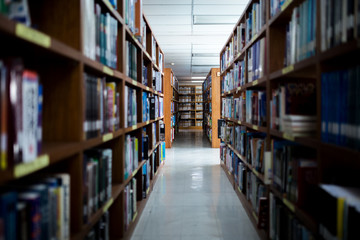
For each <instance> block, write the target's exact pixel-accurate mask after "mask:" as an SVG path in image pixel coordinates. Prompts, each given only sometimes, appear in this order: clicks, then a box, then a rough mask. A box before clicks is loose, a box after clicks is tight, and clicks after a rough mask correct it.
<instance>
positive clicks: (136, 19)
mask: <svg viewBox="0 0 360 240" xmlns="http://www.w3.org/2000/svg"><path fill="white" fill-rule="evenodd" d="M124 6H125V18H124V20H125V24H126V25H127V26H128V27H129V29H130V31H131V32H132V33H133V34H134V35H135V36H136V37H137V38H138V40H140V41H141V40H142V37H143V36H144V35H143V34H144V33H143V32H142V31H143V30H144V27H143V24H144V23H143V16H142V14H143V12H142V1H141V0H125V3H124ZM145 29H146V28H145ZM141 42H143V41H141Z"/></svg>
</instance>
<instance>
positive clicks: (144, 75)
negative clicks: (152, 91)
mask: <svg viewBox="0 0 360 240" xmlns="http://www.w3.org/2000/svg"><path fill="white" fill-rule="evenodd" d="M148 73H149V71H148V66H147V65H146V64H145V63H144V62H143V65H142V82H141V83H142V84H143V85H145V86H149V78H148Z"/></svg>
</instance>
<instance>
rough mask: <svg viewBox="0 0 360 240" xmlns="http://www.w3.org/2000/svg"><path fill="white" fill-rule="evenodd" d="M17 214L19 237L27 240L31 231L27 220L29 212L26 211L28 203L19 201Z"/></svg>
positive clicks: (21, 239)
mask: <svg viewBox="0 0 360 240" xmlns="http://www.w3.org/2000/svg"><path fill="white" fill-rule="evenodd" d="M16 216H17V218H16V230H17V232H18V236H17V239H20V240H26V239H28V232H29V230H28V223H27V220H28V219H29V217H28V213H27V211H26V203H25V202H24V201H18V202H17V203H16ZM45 231H46V230H45ZM41 234H42V232H41ZM0 235H1V234H0ZM0 239H2V238H1V237H0ZM42 239H43V238H42ZM47 239H48V238H47Z"/></svg>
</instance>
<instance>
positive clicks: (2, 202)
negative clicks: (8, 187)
mask: <svg viewBox="0 0 360 240" xmlns="http://www.w3.org/2000/svg"><path fill="white" fill-rule="evenodd" d="M17 201H18V194H17V193H16V192H6V193H3V194H1V195H0V218H2V219H3V224H4V233H5V234H4V235H5V239H6V240H17V234H16V203H17Z"/></svg>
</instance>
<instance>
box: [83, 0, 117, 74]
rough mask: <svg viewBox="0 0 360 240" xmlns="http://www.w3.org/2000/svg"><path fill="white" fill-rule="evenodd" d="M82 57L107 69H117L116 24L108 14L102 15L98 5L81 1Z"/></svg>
mask: <svg viewBox="0 0 360 240" xmlns="http://www.w3.org/2000/svg"><path fill="white" fill-rule="evenodd" d="M82 4H83V6H84V8H85V11H84V14H83V15H82V16H83V21H82V23H83V26H82V29H83V46H84V50H83V52H84V55H85V56H87V57H88V58H90V59H92V60H97V61H99V62H101V63H102V64H105V65H107V66H109V67H112V68H116V67H117V37H118V22H117V20H116V19H115V18H113V17H112V16H111V15H110V13H108V12H107V13H105V14H102V13H101V12H102V10H101V6H100V4H98V3H96V4H95V1H94V0H90V1H85V0H82Z"/></svg>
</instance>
